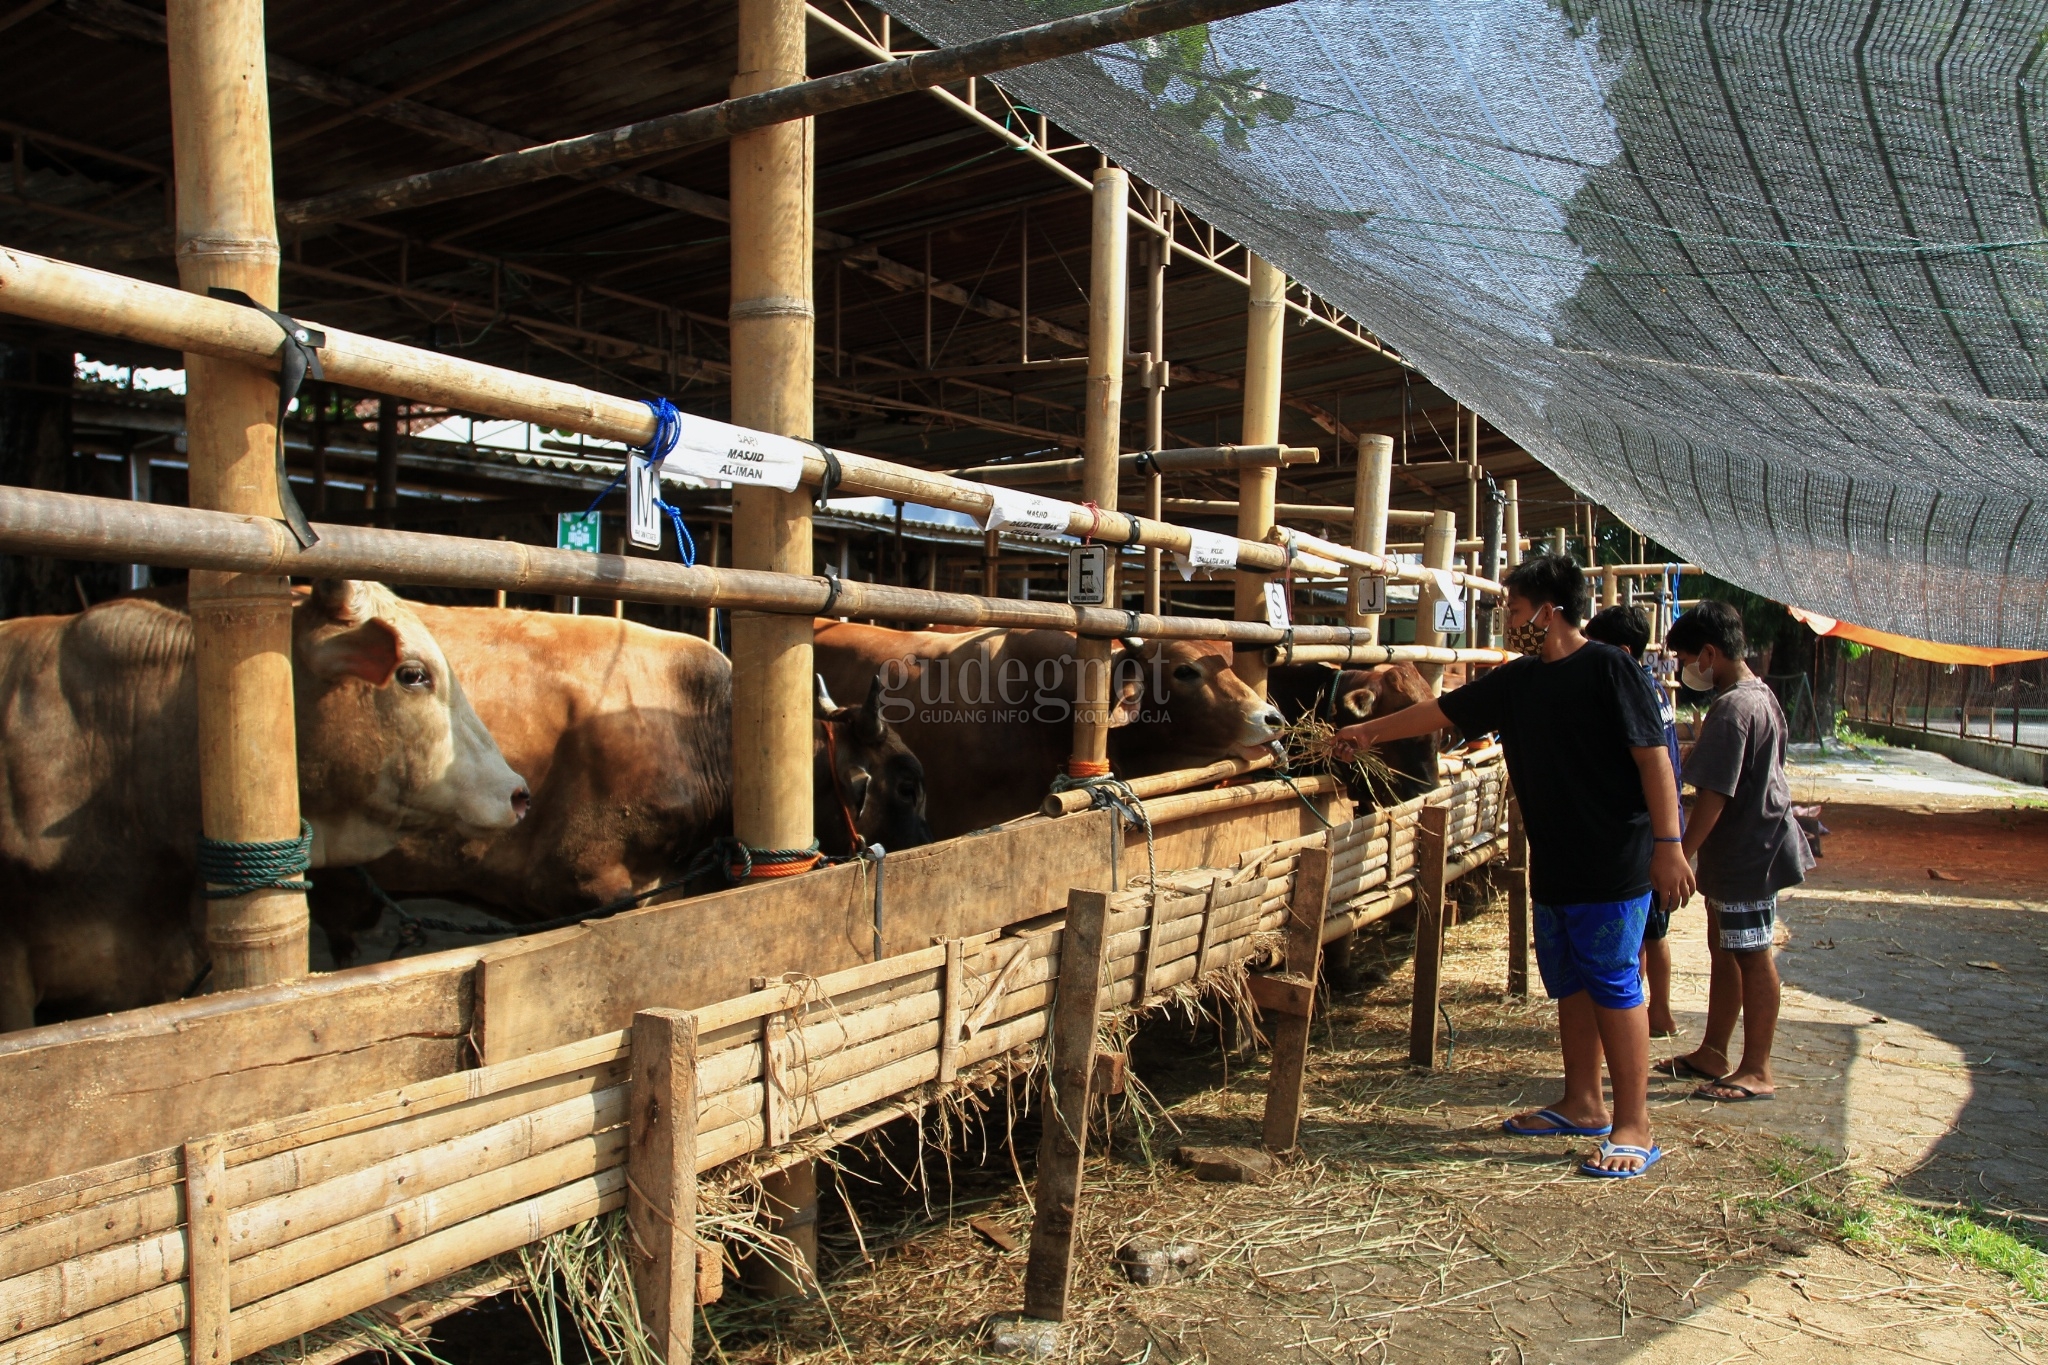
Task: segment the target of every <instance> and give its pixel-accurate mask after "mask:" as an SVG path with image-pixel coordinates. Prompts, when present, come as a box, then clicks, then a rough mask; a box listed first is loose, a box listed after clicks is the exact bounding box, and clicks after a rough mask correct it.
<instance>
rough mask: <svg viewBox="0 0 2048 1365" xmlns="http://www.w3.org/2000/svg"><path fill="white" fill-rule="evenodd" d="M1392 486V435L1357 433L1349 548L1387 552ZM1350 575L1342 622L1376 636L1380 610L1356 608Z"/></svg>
mask: <svg viewBox="0 0 2048 1365" xmlns="http://www.w3.org/2000/svg"><path fill="white" fill-rule="evenodd" d="M1393 490H1394V439H1393V437H1391V436H1361V437H1359V439H1358V475H1357V479H1356V482H1355V483H1354V484H1353V491H1352V498H1351V502H1352V507H1353V508H1354V509H1355V510H1354V513H1353V516H1352V521H1351V548H1352V549H1354V550H1358V551H1360V552H1362V553H1364V554H1369V555H1384V554H1385V553H1386V552H1387V499H1388V498H1389V496H1391V495H1392V493H1393ZM1361 576H1362V575H1361V574H1357V573H1354V574H1352V575H1351V584H1352V590H1351V592H1349V593H1347V594H1346V596H1345V604H1344V624H1345V625H1347V626H1351V627H1353V628H1355V629H1357V630H1361V631H1364V632H1365V637H1366V639H1368V640H1377V639H1379V638H1380V613H1378V612H1364V611H1360V610H1359V609H1358V601H1357V597H1358V592H1357V588H1358V580H1359V578H1360V577H1361Z"/></svg>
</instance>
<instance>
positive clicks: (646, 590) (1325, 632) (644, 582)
mask: <svg viewBox="0 0 2048 1365" xmlns="http://www.w3.org/2000/svg"><path fill="white" fill-rule="evenodd" d="M1111 515H1114V514H1111ZM317 530H318V532H319V534H320V543H319V544H317V545H315V546H313V547H312V548H311V549H307V550H301V549H300V548H299V547H298V545H297V544H296V543H295V542H293V540H292V539H291V536H290V534H289V533H288V532H287V531H286V530H285V528H284V526H283V524H282V523H281V522H278V521H275V520H272V519H269V518H261V517H247V516H230V515H227V514H225V513H220V512H203V511H196V510H193V509H191V508H185V507H173V506H169V505H166V504H161V503H159V504H151V505H138V504H135V503H132V502H129V501H127V500H126V499H112V498H91V497H85V496H83V495H80V494H76V493H51V492H46V491H43V490H41V489H33V488H16V487H7V486H0V551H4V552H7V553H13V554H40V555H61V556H63V557H65V558H68V559H87V560H94V561H101V562H107V563H115V564H125V563H131V562H132V563H147V564H155V565H161V566H169V567H174V568H187V569H212V570H219V571H223V572H232V573H272V574H292V575H297V576H301V577H307V578H337V577H343V578H376V579H380V580H381V581H383V582H387V583H394V584H405V583H420V584H436V585H440V586H443V587H462V588H484V589H505V590H508V591H512V592H519V593H533V594H540V595H553V594H560V595H567V596H585V597H602V598H605V599H607V600H609V599H613V598H624V599H625V600H627V601H632V602H661V603H667V604H670V605H674V606H683V607H698V608H703V607H722V608H728V609H732V608H740V609H752V610H758V611H770V612H787V613H791V614H795V615H801V616H810V615H813V614H815V613H816V612H818V611H819V610H821V609H822V608H823V607H824V605H825V602H826V599H827V598H828V597H829V596H830V595H831V593H832V587H831V585H830V584H829V583H828V582H827V581H826V580H825V579H823V578H817V577H798V576H795V575H792V574H778V573H767V572H759V571H748V570H739V569H714V568H709V567H704V566H699V567H696V568H685V567H683V566H682V565H681V564H676V563H672V562H669V561H665V560H658V559H653V558H644V557H639V556H632V557H627V556H620V555H610V554H587V553H584V552H582V551H577V550H554V549H549V548H547V547H544V546H536V545H521V544H515V543H512V542H510V541H499V540H477V539H471V538H467V537H461V536H437V535H426V534H422V533H419V532H414V531H385V530H380V529H377V528H374V527H365V526H334V525H327V524H322V525H320V526H318V527H317ZM833 614H834V615H838V616H852V617H865V618H868V619H871V620H878V621H928V622H932V623H934V624H942V625H959V626H1015V627H1023V628H1030V629H1049V630H1072V631H1079V632H1082V633H1086V634H1095V635H1103V636H1120V635H1124V634H1127V633H1131V632H1132V631H1134V630H1135V632H1136V633H1137V634H1139V635H1142V636H1146V637H1152V636H1157V637H1159V638H1161V639H1170V640H1222V641H1230V642H1235V643H1240V644H1251V645H1262V646H1263V645H1268V644H1278V643H1280V642H1281V641H1282V640H1284V639H1285V638H1286V635H1285V632H1283V631H1280V630H1276V629H1274V628H1272V627H1270V626H1267V625H1266V624H1264V623H1263V622H1251V621H1227V620H1216V619H1213V618H1209V617H1194V616H1149V615H1146V614H1145V613H1142V612H1140V613H1136V616H1137V619H1136V620H1135V621H1133V620H1132V619H1131V616H1132V614H1131V613H1127V612H1121V611H1115V610H1112V609H1110V608H1108V607H1070V606H1068V605H1067V604H1066V603H1064V602H1053V601H1046V600H1044V599H1039V600H1037V601H1029V602H1027V601H1018V600H1015V599H1006V598H986V597H976V596H971V595H968V594H965V593H943V592H942V593H931V592H926V591H924V590H923V589H920V588H899V587H895V586H894V585H891V584H880V583H856V582H850V581H842V582H841V584H840V587H839V594H838V598H837V601H836V603H835V604H834V606H833ZM1294 638H1295V639H1296V641H1297V642H1299V643H1302V644H1344V643H1346V642H1347V640H1349V639H1353V638H1355V635H1353V634H1351V633H1348V632H1347V631H1346V630H1345V629H1344V627H1342V626H1297V627H1295V630H1294Z"/></svg>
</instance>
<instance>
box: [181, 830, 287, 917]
mask: <svg viewBox="0 0 2048 1365" xmlns="http://www.w3.org/2000/svg"><path fill="white" fill-rule="evenodd" d="M312 866H313V827H312V826H311V825H309V824H307V823H306V822H305V821H304V820H301V821H299V837H298V838H296V839H274V840H271V841H269V842H267V843H265V842H261V841H258V842H255V843H240V842H237V841H235V840H232V839H209V838H207V837H206V836H205V835H203V834H202V835H200V836H199V879H200V880H201V881H203V882H205V883H206V886H207V890H206V899H208V900H210V901H224V900H232V899H234V898H235V897H236V896H246V895H248V894H249V893H250V892H252V891H269V890H276V891H299V892H305V891H311V890H312V889H313V886H312V883H310V882H306V881H301V880H296V879H298V878H302V877H304V876H305V875H306V873H307V872H308V871H309V870H310V869H311V868H312Z"/></svg>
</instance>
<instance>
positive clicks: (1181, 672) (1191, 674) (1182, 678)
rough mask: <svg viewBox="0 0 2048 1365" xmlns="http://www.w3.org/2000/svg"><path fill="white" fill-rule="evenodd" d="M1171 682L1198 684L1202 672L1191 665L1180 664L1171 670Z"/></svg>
mask: <svg viewBox="0 0 2048 1365" xmlns="http://www.w3.org/2000/svg"><path fill="white" fill-rule="evenodd" d="M1173 680H1174V681H1175V682H1184V683H1191V682H1200V681H1201V680H1202V670H1201V669H1199V668H1196V667H1195V666H1194V665H1193V664H1181V665H1179V666H1178V667H1176V668H1175V669H1174V670H1173Z"/></svg>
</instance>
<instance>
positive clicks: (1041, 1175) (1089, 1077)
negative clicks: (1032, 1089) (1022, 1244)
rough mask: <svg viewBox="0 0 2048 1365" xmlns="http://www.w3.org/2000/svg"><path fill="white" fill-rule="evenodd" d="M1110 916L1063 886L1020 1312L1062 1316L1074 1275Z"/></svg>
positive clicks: (1093, 899) (1089, 895)
mask: <svg viewBox="0 0 2048 1365" xmlns="http://www.w3.org/2000/svg"><path fill="white" fill-rule="evenodd" d="M1108 918H1109V893H1107V892H1104V891H1084V890H1082V889H1080V888H1078V887H1076V888H1075V889H1073V890H1072V891H1069V892H1068V893H1067V922H1066V927H1065V928H1064V929H1063V930H1062V931H1061V933H1060V975H1059V987H1058V994H1057V995H1056V996H1055V998H1054V1003H1053V1012H1052V1023H1051V1026H1050V1028H1049V1030H1048V1034H1047V1039H1046V1041H1047V1044H1048V1046H1049V1048H1050V1050H1051V1057H1050V1059H1049V1060H1048V1062H1047V1063H1046V1074H1045V1086H1046V1096H1045V1110H1044V1113H1045V1129H1044V1135H1043V1136H1042V1137H1041V1138H1040V1139H1039V1144H1038V1183H1037V1186H1036V1188H1035V1190H1034V1192H1033V1201H1034V1203H1035V1205H1036V1212H1035V1213H1034V1215H1033V1217H1032V1220H1031V1251H1030V1253H1029V1256H1030V1259H1029V1260H1028V1261H1027V1262H1026V1264H1025V1267H1024V1314H1025V1316H1026V1317H1033V1318H1043V1319H1045V1320H1047V1321H1050V1322H1059V1321H1061V1320H1062V1319H1064V1318H1065V1317H1066V1315H1067V1290H1068V1287H1069V1285H1070V1284H1071V1282H1072V1279H1073V1262H1074V1242H1075V1233H1076V1232H1077V1231H1078V1229H1079V1225H1080V1218H1079V1212H1080V1209H1079V1206H1080V1198H1081V1160H1082V1157H1083V1156H1084V1155H1085V1153H1086V1150H1087V1142H1088V1105H1089V1087H1090V1085H1091V1083H1092V1081H1093V1078H1094V1073H1095V1028H1096V1017H1097V1015H1098V1014H1100V1012H1101V1009H1102V975H1103V966H1104V960H1105V949H1106V948H1107V947H1108V939H1107V935H1106V934H1105V933H1104V928H1105V925H1106V923H1107V921H1108Z"/></svg>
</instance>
